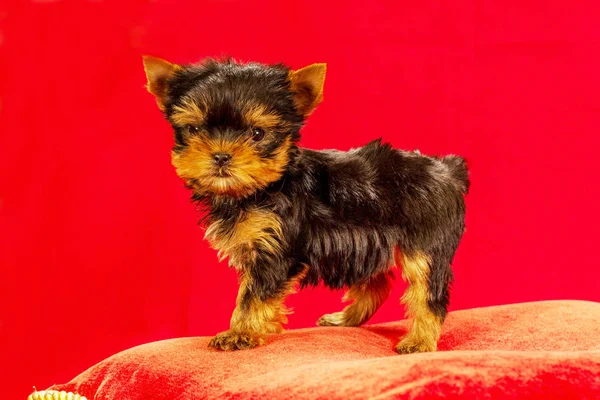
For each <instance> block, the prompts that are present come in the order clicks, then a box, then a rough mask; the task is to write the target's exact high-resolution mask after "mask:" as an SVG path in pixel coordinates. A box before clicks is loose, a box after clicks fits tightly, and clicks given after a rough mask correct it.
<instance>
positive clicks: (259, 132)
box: [252, 128, 265, 142]
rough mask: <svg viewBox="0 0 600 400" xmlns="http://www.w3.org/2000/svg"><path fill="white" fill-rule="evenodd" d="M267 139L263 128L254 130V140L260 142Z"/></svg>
mask: <svg viewBox="0 0 600 400" xmlns="http://www.w3.org/2000/svg"><path fill="white" fill-rule="evenodd" d="M264 138H265V131H264V130H263V129H262V128H252V140H254V141H255V142H260V141H261V140H263V139H264Z"/></svg>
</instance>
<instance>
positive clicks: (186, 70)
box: [144, 56, 325, 197]
mask: <svg viewBox="0 0 600 400" xmlns="http://www.w3.org/2000/svg"><path fill="white" fill-rule="evenodd" d="M144 68H145V70H146V76H147V78H148V85H147V88H148V91H149V92H150V93H152V94H153V95H154V96H155V97H156V101H157V104H158V107H159V108H160V109H161V110H162V111H163V112H164V113H165V115H166V117H167V119H168V120H169V122H170V123H171V125H172V126H173V129H174V132H175V147H174V148H173V152H172V162H173V165H174V166H175V169H176V171H177V174H178V175H179V176H180V177H181V178H182V179H184V180H185V182H186V184H187V185H188V186H190V187H191V188H192V189H193V190H194V192H195V193H197V194H199V195H202V196H205V195H220V196H233V197H246V196H249V195H251V194H253V193H255V192H256V191H258V190H261V189H264V188H265V187H267V186H268V185H269V184H270V183H273V182H276V181H277V180H279V179H280V178H281V176H282V174H283V173H284V171H285V169H286V167H287V165H288V163H289V162H290V161H291V159H292V157H293V154H294V152H295V151H296V149H297V147H296V142H297V141H298V139H299V137H300V135H299V131H300V128H301V127H302V125H303V123H304V120H305V118H306V117H308V115H310V113H312V111H313V110H314V109H315V107H316V106H317V105H318V104H319V103H320V102H321V100H322V99H323V94H322V93H323V83H324V80H325V64H313V65H310V66H308V67H306V68H302V69H299V70H296V71H292V70H290V69H288V68H286V67H284V66H280V65H277V66H266V65H262V64H256V63H249V64H239V63H237V62H234V61H230V60H226V61H216V60H212V59H208V60H205V61H203V62H202V63H200V64H196V65H189V66H182V65H176V64H171V63H169V62H167V61H164V60H161V59H158V58H154V57H149V56H146V57H144Z"/></svg>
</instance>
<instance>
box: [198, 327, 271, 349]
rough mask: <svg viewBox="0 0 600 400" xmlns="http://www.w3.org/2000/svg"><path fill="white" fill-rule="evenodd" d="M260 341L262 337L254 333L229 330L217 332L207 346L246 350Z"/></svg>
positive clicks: (258, 344)
mask: <svg viewBox="0 0 600 400" xmlns="http://www.w3.org/2000/svg"><path fill="white" fill-rule="evenodd" d="M262 342H263V341H262V339H261V338H260V337H259V336H257V335H255V334H252V333H247V332H235V331H231V330H229V331H225V332H221V333H219V334H217V336H215V337H214V338H212V339H211V341H210V342H209V343H208V346H209V347H213V348H215V349H218V350H224V351H232V350H246V349H251V348H253V347H256V346H260V345H261V344H262Z"/></svg>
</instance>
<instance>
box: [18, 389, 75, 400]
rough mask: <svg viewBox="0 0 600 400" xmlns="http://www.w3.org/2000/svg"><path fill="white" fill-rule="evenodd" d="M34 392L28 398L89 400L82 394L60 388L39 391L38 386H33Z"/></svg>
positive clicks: (31, 399) (33, 399)
mask: <svg viewBox="0 0 600 400" xmlns="http://www.w3.org/2000/svg"><path fill="white" fill-rule="evenodd" d="M33 390H34V392H33V393H31V394H30V395H29V397H28V398H27V400H87V398H85V397H84V396H82V395H79V394H74V393H72V392H68V393H67V392H65V391H64V390H63V391H62V392H59V391H58V390H42V391H41V392H38V391H37V390H36V388H35V387H34V388H33Z"/></svg>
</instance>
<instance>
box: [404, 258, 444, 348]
mask: <svg viewBox="0 0 600 400" xmlns="http://www.w3.org/2000/svg"><path fill="white" fill-rule="evenodd" d="M396 255H397V257H396V258H397V261H396V265H400V264H402V277H403V278H404V279H405V280H406V281H408V284H409V286H408V288H407V289H406V292H405V293H404V295H403V296H402V300H401V301H402V303H404V304H405V306H406V316H407V317H409V318H412V327H411V328H410V330H409V331H408V333H407V334H406V336H404V337H403V338H402V340H401V341H400V343H398V345H397V346H396V351H397V352H398V353H400V354H406V353H416V352H426V351H435V350H436V349H437V342H438V340H439V338H440V334H441V331H442V323H443V322H444V318H445V317H446V313H447V309H448V301H449V300H448V286H449V284H450V282H451V281H452V270H451V269H450V261H449V260H448V261H446V260H445V259H444V258H443V257H441V256H437V257H436V256H430V255H427V254H424V253H415V254H412V255H406V254H402V255H401V254H399V252H397V253H396Z"/></svg>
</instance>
